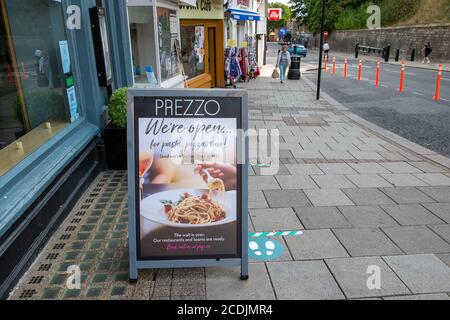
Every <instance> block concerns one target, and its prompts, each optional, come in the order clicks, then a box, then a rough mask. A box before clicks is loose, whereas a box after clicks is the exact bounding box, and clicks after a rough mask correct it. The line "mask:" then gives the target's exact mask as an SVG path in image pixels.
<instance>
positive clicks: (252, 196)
mask: <svg viewBox="0 0 450 320" xmlns="http://www.w3.org/2000/svg"><path fill="white" fill-rule="evenodd" d="M268 207H269V205H268V204H267V201H266V198H265V197H264V194H263V192H262V191H250V192H249V193H248V208H249V209H261V208H268Z"/></svg>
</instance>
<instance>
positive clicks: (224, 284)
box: [206, 263, 275, 300]
mask: <svg viewBox="0 0 450 320" xmlns="http://www.w3.org/2000/svg"><path fill="white" fill-rule="evenodd" d="M240 274H241V273H240V268H207V269H206V298H207V299H208V300H274V299H275V294H274V292H273V289H272V285H271V283H270V279H269V275H268V273H267V269H266V266H265V265H264V264H261V263H253V264H250V278H249V280H248V281H242V280H240Z"/></svg>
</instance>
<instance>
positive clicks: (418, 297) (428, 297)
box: [383, 293, 450, 300]
mask: <svg viewBox="0 0 450 320" xmlns="http://www.w3.org/2000/svg"><path fill="white" fill-rule="evenodd" d="M383 299H384V300H450V297H449V296H448V295H447V294H445V293H434V294H433V293H432V294H416V295H410V296H396V297H384V298H383Z"/></svg>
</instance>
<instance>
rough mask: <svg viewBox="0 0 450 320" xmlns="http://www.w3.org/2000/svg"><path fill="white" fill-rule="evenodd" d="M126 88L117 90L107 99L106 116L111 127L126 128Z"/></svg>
mask: <svg viewBox="0 0 450 320" xmlns="http://www.w3.org/2000/svg"><path fill="white" fill-rule="evenodd" d="M127 93H128V89H127V88H119V89H117V90H116V91H114V93H113V94H112V96H111V98H110V99H109V106H108V114H109V117H110V118H111V122H112V124H113V125H115V126H117V127H119V128H125V127H126V126H127Z"/></svg>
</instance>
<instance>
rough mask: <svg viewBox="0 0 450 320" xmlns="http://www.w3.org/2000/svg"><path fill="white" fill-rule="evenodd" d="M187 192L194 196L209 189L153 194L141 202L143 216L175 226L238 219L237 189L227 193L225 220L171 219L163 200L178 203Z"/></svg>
mask: <svg viewBox="0 0 450 320" xmlns="http://www.w3.org/2000/svg"><path fill="white" fill-rule="evenodd" d="M186 192H187V193H189V194H192V195H194V196H201V195H202V194H207V193H208V192H209V191H208V190H196V189H178V190H170V191H164V192H160V193H155V194H152V195H151V196H149V197H147V198H145V199H144V200H143V201H142V202H141V216H143V217H144V218H146V219H148V220H151V221H153V222H156V223H159V224H162V225H165V226H168V227H175V228H203V227H212V226H220V225H224V224H227V223H231V222H234V221H236V191H229V192H226V193H225V201H224V202H225V204H224V205H223V208H224V210H225V212H226V218H225V219H224V220H221V221H218V222H213V223H207V224H198V225H197V224H195V225H194V224H183V223H176V222H172V221H169V220H168V219H167V216H166V214H165V213H164V205H163V204H162V203H161V201H162V200H170V201H172V202H174V203H176V202H177V201H178V200H180V197H181V195H183V194H184V193H186Z"/></svg>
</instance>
